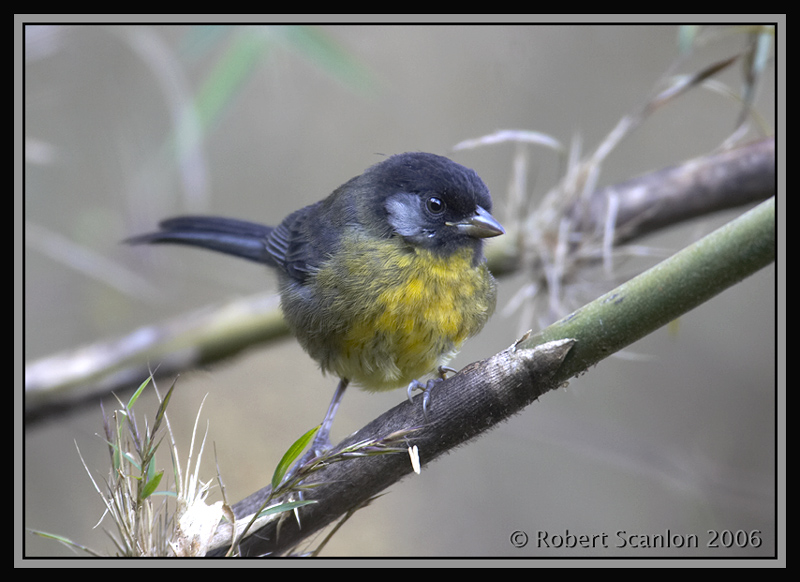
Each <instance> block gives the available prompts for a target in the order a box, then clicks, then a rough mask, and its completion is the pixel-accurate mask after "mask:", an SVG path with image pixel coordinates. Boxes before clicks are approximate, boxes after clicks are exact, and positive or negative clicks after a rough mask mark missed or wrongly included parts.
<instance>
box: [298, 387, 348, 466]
mask: <svg viewBox="0 0 800 582" xmlns="http://www.w3.org/2000/svg"><path fill="white" fill-rule="evenodd" d="M349 383H350V380H348V379H347V378H342V379H341V380H339V385H338V386H336V391H335V392H334V393H333V399H332V400H331V403H330V405H329V406H328V412H326V413H325V418H324V419H322V424H321V425H320V427H319V430H318V431H317V434H316V435H315V436H314V440H313V441H312V442H311V446H310V447H309V449H308V451H306V454H304V455H303V456H302V457H300V459H299V460H298V461H297V462H296V463H295V464H294V467H293V468H292V469H290V470H289V475H291V474H293V473H294V472H295V471H296V470H297V468H299V467H302V466H303V465H305V464H306V463H307V462H309V461H310V460H312V459H314V458H316V457H319V456H320V455H322V453H324V452H325V451H327V450H328V449H330V448H331V438H330V435H331V427H332V426H333V418H334V417H335V416H336V411H337V410H338V409H339V404H341V402H342V397H343V396H344V391H345V389H347V385H348V384H349Z"/></svg>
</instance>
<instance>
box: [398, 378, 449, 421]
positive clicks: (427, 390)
mask: <svg viewBox="0 0 800 582" xmlns="http://www.w3.org/2000/svg"><path fill="white" fill-rule="evenodd" d="M448 372H451V373H453V374H455V372H456V370H454V369H453V368H448V367H447V366H439V369H438V374H439V375H438V376H437V377H436V378H431V379H430V380H428V381H427V382H425V383H424V384H423V383H422V382H420V381H419V380H412V381H411V383H410V384H409V385H408V389H407V391H406V392H407V394H408V401H409V402H412V397H413V392H415V391H416V390H420V391H422V415H423V416H424V417H425V420H426V421H427V420H428V403H429V402H430V401H431V392H432V390H433V387H434V386H436V385H437V384H438V383H439V382H441V381H442V380H445V379H447V373H448Z"/></svg>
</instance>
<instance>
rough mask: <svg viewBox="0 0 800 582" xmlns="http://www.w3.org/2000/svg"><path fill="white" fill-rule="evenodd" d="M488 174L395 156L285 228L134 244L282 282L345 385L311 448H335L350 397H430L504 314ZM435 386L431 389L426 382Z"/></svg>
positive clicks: (309, 336)
mask: <svg viewBox="0 0 800 582" xmlns="http://www.w3.org/2000/svg"><path fill="white" fill-rule="evenodd" d="M491 211H492V198H491V195H490V192H489V189H488V188H487V186H486V185H485V184H484V182H483V180H481V178H480V177H479V176H478V174H477V173H476V172H475V171H474V170H472V169H470V168H467V167H465V166H462V165H460V164H458V163H456V162H454V161H452V160H450V159H448V158H446V157H444V156H440V155H436V154H431V153H424V152H406V153H401V154H396V155H392V156H388V157H386V158H385V159H383V160H382V161H380V162H378V163H376V164H374V165H372V166H370V167H369V168H367V169H366V170H365V171H364V172H363V173H362V174H360V175H359V176H356V177H354V178H352V179H350V180H349V181H347V182H345V183H344V184H342V185H341V186H339V187H338V188H336V189H335V190H334V191H333V193H331V194H330V195H329V196H327V197H326V198H324V199H322V200H320V201H319V202H316V203H314V204H311V205H309V206H306V207H304V208H301V209H300V210H297V211H295V212H293V213H291V214H289V215H288V216H287V217H286V218H285V219H284V220H283V221H282V222H281V223H280V224H279V225H278V226H266V225H262V224H258V223H255V222H250V221H246V220H240V219H235V218H226V217H216V216H178V217H175V218H169V219H167V220H164V221H162V222H160V223H159V225H158V230H157V231H155V232H151V233H147V234H142V235H138V236H134V237H132V238H129V239H127V241H126V242H128V243H130V244H160V243H172V244H180V245H189V246H195V247H201V248H204V249H208V250H213V251H217V252H221V253H226V254H229V255H233V256H236V257H239V258H243V259H247V260H250V261H255V262H257V263H261V264H264V265H267V266H268V267H270V268H272V269H274V270H275V271H277V274H278V283H279V293H280V299H281V309H282V311H283V315H284V318H285V320H286V322H287V323H288V325H289V328H290V329H291V331H292V332H293V334H294V335H295V337H296V338H297V340H298V341H299V343H300V344H301V346H302V347H303V349H304V350H305V351H306V352H307V353H308V354H309V355H310V356H311V358H312V359H314V360H315V361H316V362H317V363H318V364H319V366H320V368H321V369H322V371H323V373H326V374H332V375H334V376H336V377H337V378H338V379H339V382H338V385H337V387H336V390H335V392H334V396H333V399H332V400H331V403H330V405H329V407H328V411H327V413H326V415H325V417H324V420H323V422H322V423H321V425H320V428H319V430H318V432H317V433H316V436H315V437H314V440H313V442H312V445H311V451H313V452H314V454H319V453H321V452H322V451H325V450H327V449H328V448H330V436H329V435H330V430H331V426H332V424H333V418H334V416H335V414H336V411H337V409H338V407H339V404H340V402H341V400H342V397H343V395H344V392H345V390H346V389H347V387H348V386H349V385H351V384H352V385H357V386H359V387H360V388H362V389H364V390H366V391H383V390H390V389H396V388H400V387H406V388H407V390H408V396H409V399H411V393H412V391H414V390H417V389H422V390H423V392H424V398H423V412H424V413H425V415H426V417H427V404H428V399H429V397H430V389H431V388H432V387H433V386H434V385H435V384H436V383H437V382H438V381H439V380H441V379H442V378H444V377H445V374H446V373H447V372H448V371H453V370H452V369H450V368H447V367H446V365H447V363H448V362H449V361H450V360H451V359H452V358H453V357H454V356H455V355H456V353H457V352H458V351H459V349H460V348H461V346H462V344H463V343H464V341H465V340H467V339H468V338H470V337H472V336H474V335H475V334H477V333H478V332H479V331H480V330H481V329H482V328H483V327H484V324H485V323H486V321H487V320H488V319H489V317H490V316H491V314H492V312H493V311H494V309H495V304H496V300H497V285H496V282H495V280H494V278H493V277H492V275H491V273H490V272H489V269H488V267H487V265H486V259H485V256H484V253H483V247H484V239H486V238H490V237H495V236H498V235H502V234H504V232H505V230H504V229H503V227H502V225H501V224H500V223H499V222H498V221H497V220H496V219H495V218H494V217H493V216H492V214H491ZM431 376H433V377H432V378H431V379H430V380H428V381H427V382H426V383H422V382H421V381H420V380H421V379H425V378H428V377H431Z"/></svg>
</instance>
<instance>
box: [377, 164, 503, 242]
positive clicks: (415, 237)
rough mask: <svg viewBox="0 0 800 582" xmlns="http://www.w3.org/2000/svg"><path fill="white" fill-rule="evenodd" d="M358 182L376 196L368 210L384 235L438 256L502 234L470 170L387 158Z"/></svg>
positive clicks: (480, 183) (485, 190)
mask: <svg viewBox="0 0 800 582" xmlns="http://www.w3.org/2000/svg"><path fill="white" fill-rule="evenodd" d="M362 178H364V179H365V180H366V183H367V184H368V185H369V187H370V188H371V189H372V191H373V192H378V193H380V194H379V195H378V196H376V198H375V199H374V200H373V208H372V209H371V210H372V211H373V212H374V213H375V214H377V215H378V216H379V219H380V220H381V221H382V222H383V224H384V225H385V231H384V232H383V233H382V234H383V235H384V236H394V235H400V236H402V237H403V239H405V240H406V241H407V242H408V243H410V244H411V245H414V246H418V247H422V248H426V249H429V250H432V251H434V252H437V253H441V254H449V253H452V252H455V251H456V250H458V249H461V248H463V247H464V246H470V247H473V248H475V249H478V250H479V249H480V248H481V246H482V243H481V240H482V239H484V238H487V237H492V236H497V235H500V234H503V233H504V230H503V227H502V226H501V225H500V223H498V222H497V221H496V220H495V219H494V218H493V217H492V215H491V210H492V198H491V195H490V194H489V189H488V188H487V187H486V184H484V183H483V180H481V179H480V177H478V174H476V173H475V172H474V171H473V170H471V169H469V168H465V167H464V166H462V165H460V164H457V163H455V162H453V161H451V160H449V159H447V158H445V157H442V156H437V155H434V154H427V153H405V154H399V155H395V156H392V157H390V158H388V159H386V160H385V161H383V162H381V163H379V164H376V165H374V166H372V167H371V168H369V169H368V170H367V171H366V172H364V174H363V175H362Z"/></svg>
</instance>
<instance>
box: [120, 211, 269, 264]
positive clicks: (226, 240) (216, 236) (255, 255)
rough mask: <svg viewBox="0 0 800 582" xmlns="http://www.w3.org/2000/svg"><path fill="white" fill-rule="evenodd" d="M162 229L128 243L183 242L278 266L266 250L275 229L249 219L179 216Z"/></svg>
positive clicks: (162, 226) (160, 225)
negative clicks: (268, 240) (268, 239)
mask: <svg viewBox="0 0 800 582" xmlns="http://www.w3.org/2000/svg"><path fill="white" fill-rule="evenodd" d="M158 226H159V228H160V229H161V230H159V231H158V232H152V233H149V234H143V235H140V236H135V237H132V238H129V239H127V240H126V241H125V242H127V243H128V244H134V245H136V244H159V243H172V244H182V245H189V246H195V247H201V248H204V249H210V250H213V251H218V252H220V253H226V254H229V255H234V256H236V257H241V258H243V259H248V260H250V261H256V262H258V263H265V264H267V265H271V266H274V265H275V263H274V261H273V259H272V257H271V256H270V254H269V253H268V252H267V250H266V245H267V238H268V237H269V235H270V233H272V231H273V230H274V227H272V226H264V225H261V224H256V223H254V222H248V221H246V220H236V219H234V218H219V217H215V216H179V217H176V218H170V219H168V220H165V221H163V222H161V223H160V224H159V225H158Z"/></svg>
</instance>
